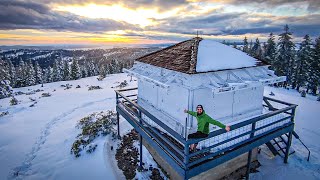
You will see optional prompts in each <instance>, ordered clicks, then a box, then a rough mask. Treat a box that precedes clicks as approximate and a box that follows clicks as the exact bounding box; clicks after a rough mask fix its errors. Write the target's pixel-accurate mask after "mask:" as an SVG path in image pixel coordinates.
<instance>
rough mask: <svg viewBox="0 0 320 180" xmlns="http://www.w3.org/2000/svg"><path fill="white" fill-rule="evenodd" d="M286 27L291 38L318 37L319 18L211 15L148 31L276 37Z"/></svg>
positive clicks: (174, 21)
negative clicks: (266, 35) (293, 36)
mask: <svg viewBox="0 0 320 180" xmlns="http://www.w3.org/2000/svg"><path fill="white" fill-rule="evenodd" d="M285 24H288V25H289V27H290V29H291V31H292V32H293V34H294V35H295V36H297V37H303V36H304V35H306V34H309V35H311V36H319V35H320V33H319V29H320V14H313V15H308V16H307V15H306V16H283V17H279V16H273V15H269V16H265V15H259V14H252V13H221V12H213V13H212V14H211V15H208V16H205V17H193V18H168V19H166V20H163V21H162V22H161V23H160V24H159V25H158V26H157V27H150V30H158V31H166V32H173V33H182V34H195V33H196V31H197V30H200V31H202V33H203V34H204V35H245V34H247V33H252V34H269V33H270V32H273V33H274V34H279V33H281V32H283V27H284V25H285Z"/></svg>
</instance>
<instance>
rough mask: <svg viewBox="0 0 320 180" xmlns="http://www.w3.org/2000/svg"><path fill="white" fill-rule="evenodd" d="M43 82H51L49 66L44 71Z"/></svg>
mask: <svg viewBox="0 0 320 180" xmlns="http://www.w3.org/2000/svg"><path fill="white" fill-rule="evenodd" d="M44 81H45V82H46V83H51V82H52V68H51V67H50V66H49V67H48V68H46V69H45V70H44Z"/></svg>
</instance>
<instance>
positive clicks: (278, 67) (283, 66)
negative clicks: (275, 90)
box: [274, 25, 295, 84]
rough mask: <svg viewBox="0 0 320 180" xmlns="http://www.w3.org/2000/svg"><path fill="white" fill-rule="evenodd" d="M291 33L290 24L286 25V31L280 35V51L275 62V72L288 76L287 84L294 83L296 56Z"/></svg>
mask: <svg viewBox="0 0 320 180" xmlns="http://www.w3.org/2000/svg"><path fill="white" fill-rule="evenodd" d="M291 35H292V34H291V32H289V27H288V25H285V27H284V32H283V33H282V34H280V35H279V43H278V52H277V56H276V60H275V63H274V68H275V73H276V74H277V75H280V76H283V75H285V76H287V84H291V83H292V81H291V78H292V73H293V72H292V71H293V65H294V64H293V63H294V56H295V49H294V48H295V45H294V43H293V42H292V41H291V39H292V37H291Z"/></svg>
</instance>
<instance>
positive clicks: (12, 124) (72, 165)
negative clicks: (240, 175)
mask: <svg viewBox="0 0 320 180" xmlns="http://www.w3.org/2000/svg"><path fill="white" fill-rule="evenodd" d="M124 80H127V81H128V82H129V80H130V77H128V76H127V75H126V74H115V75H111V76H108V77H106V78H105V79H104V80H103V81H97V79H96V77H89V78H85V79H80V80H76V81H65V82H55V83H50V84H44V87H43V88H41V86H40V85H36V86H32V87H25V88H19V89H15V91H22V92H29V91H30V90H36V89H42V90H44V91H42V92H37V93H36V94H32V95H19V96H16V98H17V99H18V100H19V101H20V104H18V105H16V106H10V105H9V101H10V99H9V98H6V99H1V100H0V106H1V107H0V113H1V112H4V111H8V112H9V114H8V115H5V116H3V117H0V180H2V179H8V178H9V179H12V178H13V176H12V173H13V172H18V176H17V177H18V178H17V179H122V178H123V176H119V175H118V173H119V170H118V169H117V167H116V166H114V159H113V160H112V158H113V157H111V159H110V157H108V155H109V156H110V154H112V153H114V152H109V153H107V152H106V151H105V150H106V147H108V146H107V143H109V144H112V143H113V142H110V137H100V138H98V139H97V140H95V143H96V144H98V147H97V150H96V151H95V152H93V153H92V154H85V155H83V156H81V157H79V158H75V157H74V156H73V155H72V154H70V148H71V145H72V143H73V142H74V140H75V139H76V136H77V135H78V134H79V132H80V130H79V129H77V128H76V127H75V126H76V123H77V121H78V120H80V119H81V118H82V117H84V116H87V115H89V114H91V113H93V112H99V111H102V110H110V109H111V110H114V109H115V93H114V89H113V88H111V87H114V86H117V85H119V84H120V82H122V81H124ZM67 83H69V84H72V85H73V86H72V88H71V89H67V90H64V87H61V86H60V85H62V84H67ZM77 85H80V86H81V88H76V86H77ZM87 85H88V86H90V85H95V86H97V85H99V86H101V87H102V88H103V89H99V90H92V91H88V87H87ZM135 86H136V81H132V82H129V86H128V87H135ZM28 89H30V90H28ZM54 90H55V91H54ZM270 91H273V92H274V93H275V97H274V98H277V99H280V100H284V101H287V102H290V103H294V104H298V105H299V106H298V108H297V112H296V128H295V131H296V132H297V133H298V134H299V135H300V137H301V139H302V140H303V141H304V142H305V144H306V145H307V146H308V147H309V148H310V149H311V151H312V152H311V158H310V162H307V161H306V156H307V151H306V150H305V149H304V148H303V146H302V145H301V144H299V142H298V141H296V140H294V141H293V148H294V149H295V150H296V153H295V154H293V155H291V156H290V157H289V163H288V164H284V163H283V160H282V159H281V158H280V157H276V158H270V156H268V153H267V150H266V149H262V153H261V154H260V155H259V161H260V162H261V164H262V166H261V167H260V168H259V171H260V172H259V173H255V174H251V175H250V176H251V179H288V178H290V179H302V178H304V179H320V178H319V177H320V173H319V172H320V143H319V142H320V140H319V139H320V133H319V132H320V121H319V117H320V111H319V109H320V102H318V101H316V98H315V97H312V96H308V95H307V98H302V97H300V94H299V93H297V92H296V91H294V90H285V89H276V88H271V87H266V89H265V94H266V95H268V94H269V93H270ZM43 92H49V93H51V94H52V96H51V97H41V94H42V93H43ZM29 97H31V98H34V99H36V101H37V104H35V106H34V107H29V106H30V105H31V104H33V103H34V102H32V101H31V100H30V99H29ZM120 127H121V133H122V134H124V133H126V132H128V131H129V130H130V125H128V124H127V123H126V121H125V120H123V119H122V121H121V125H120ZM144 151H146V149H145V148H144ZM264 152H265V153H264ZM145 156H146V157H144V160H146V165H147V166H148V164H153V165H154V162H152V158H151V156H149V154H148V153H145ZM154 166H155V165H154ZM137 177H138V178H139V179H140V178H142V179H146V178H147V175H143V173H142V174H138V175H137Z"/></svg>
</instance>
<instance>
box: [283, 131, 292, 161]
mask: <svg viewBox="0 0 320 180" xmlns="http://www.w3.org/2000/svg"><path fill="white" fill-rule="evenodd" d="M291 141H292V132H289V137H288V144H287V147H286V154H285V156H284V163H286V164H287V163H288V157H289V151H290V146H291Z"/></svg>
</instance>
